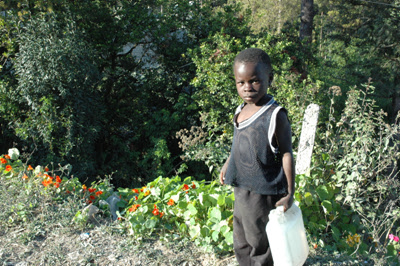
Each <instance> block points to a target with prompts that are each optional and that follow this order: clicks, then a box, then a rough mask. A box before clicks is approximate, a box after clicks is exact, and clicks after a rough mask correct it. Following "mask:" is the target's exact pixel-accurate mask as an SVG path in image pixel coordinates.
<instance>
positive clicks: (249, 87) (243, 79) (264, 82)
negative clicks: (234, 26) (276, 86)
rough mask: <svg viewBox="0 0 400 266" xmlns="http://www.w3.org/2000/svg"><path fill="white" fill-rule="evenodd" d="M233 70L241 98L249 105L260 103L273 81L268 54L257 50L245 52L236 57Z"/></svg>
mask: <svg viewBox="0 0 400 266" xmlns="http://www.w3.org/2000/svg"><path fill="white" fill-rule="evenodd" d="M233 70H234V73H235V81H236V89H237V91H238V94H239V96H240V97H241V98H242V99H243V100H244V101H245V102H246V103H248V104H257V103H259V101H260V99H262V98H263V97H264V96H265V94H266V93H267V90H268V87H269V85H270V84H271V82H272V79H273V75H272V67H271V62H270V59H269V56H268V55H267V53H265V52H264V51H263V50H261V49H257V48H249V49H246V50H243V51H242V52H240V53H239V54H238V55H237V56H236V57H235V60H234V65H233Z"/></svg>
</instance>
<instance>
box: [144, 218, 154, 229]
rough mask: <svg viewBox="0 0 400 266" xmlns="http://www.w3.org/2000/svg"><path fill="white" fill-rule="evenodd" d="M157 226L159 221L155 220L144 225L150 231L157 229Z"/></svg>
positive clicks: (147, 221) (148, 220)
mask: <svg viewBox="0 0 400 266" xmlns="http://www.w3.org/2000/svg"><path fill="white" fill-rule="evenodd" d="M156 225H157V221H156V220H155V219H147V220H146V222H145V223H144V226H145V227H146V228H149V229H152V228H155V227H156Z"/></svg>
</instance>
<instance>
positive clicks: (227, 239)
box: [224, 231, 233, 245]
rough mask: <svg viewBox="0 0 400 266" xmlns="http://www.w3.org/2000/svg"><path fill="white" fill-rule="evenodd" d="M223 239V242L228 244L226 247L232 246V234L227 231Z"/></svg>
mask: <svg viewBox="0 0 400 266" xmlns="http://www.w3.org/2000/svg"><path fill="white" fill-rule="evenodd" d="M224 237H225V241H226V243H228V245H232V244H233V232H232V231H229V232H227V233H226V234H224Z"/></svg>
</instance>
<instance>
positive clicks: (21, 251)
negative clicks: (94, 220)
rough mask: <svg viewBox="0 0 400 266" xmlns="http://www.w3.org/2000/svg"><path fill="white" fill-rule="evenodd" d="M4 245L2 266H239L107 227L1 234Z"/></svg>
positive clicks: (184, 244) (189, 246)
mask: <svg viewBox="0 0 400 266" xmlns="http://www.w3.org/2000/svg"><path fill="white" fill-rule="evenodd" d="M0 243H1V247H0V265H18V266H23V265H135V266H136V265H137V266H139V265H182V266H192V265H204V266H206V265H207V266H208V265H221V266H233V265H237V263H236V261H235V259H234V257H233V256H232V255H233V254H232V255H228V256H226V257H222V258H217V257H216V255H214V254H208V253H205V252H202V251H201V249H200V248H199V247H196V246H195V245H194V244H193V243H191V242H188V241H174V242H173V243H170V242H166V241H160V240H157V239H155V238H153V239H145V240H142V241H140V242H138V241H134V240H133V239H132V237H129V236H124V235H122V234H120V233H113V232H112V230H110V228H109V227H108V228H107V227H105V226H101V227H94V228H91V229H87V230H71V229H70V228H65V227H62V226H61V225H57V224H55V225H52V226H51V228H47V229H46V232H36V235H35V236H34V237H33V238H32V236H29V235H27V232H26V230H25V229H16V230H9V231H4V230H1V231H0Z"/></svg>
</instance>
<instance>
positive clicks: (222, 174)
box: [219, 155, 231, 185]
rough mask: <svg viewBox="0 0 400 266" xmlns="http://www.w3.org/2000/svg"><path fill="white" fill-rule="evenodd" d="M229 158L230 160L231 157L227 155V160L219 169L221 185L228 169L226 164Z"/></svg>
mask: <svg viewBox="0 0 400 266" xmlns="http://www.w3.org/2000/svg"><path fill="white" fill-rule="evenodd" d="M230 158H231V156H230V155H229V157H228V159H226V162H225V164H224V166H222V168H221V172H220V173H219V182H221V185H223V184H224V181H225V174H226V168H228V163H229V159H230Z"/></svg>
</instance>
